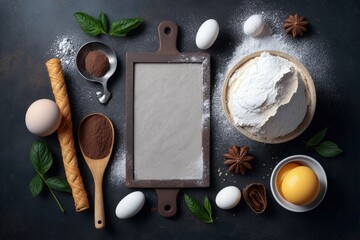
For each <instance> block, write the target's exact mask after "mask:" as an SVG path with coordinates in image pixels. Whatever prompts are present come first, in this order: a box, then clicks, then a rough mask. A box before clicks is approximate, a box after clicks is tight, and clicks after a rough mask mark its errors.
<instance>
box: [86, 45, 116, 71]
mask: <svg viewBox="0 0 360 240" xmlns="http://www.w3.org/2000/svg"><path fill="white" fill-rule="evenodd" d="M109 68H110V63H109V59H108V57H107V56H106V55H105V54H104V53H102V52H101V51H90V52H89V53H88V54H87V55H86V57H85V69H86V71H87V72H88V73H90V74H91V75H92V76H94V77H102V76H104V75H105V74H106V73H107V71H108V70H109Z"/></svg>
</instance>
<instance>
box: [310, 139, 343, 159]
mask: <svg viewBox="0 0 360 240" xmlns="http://www.w3.org/2000/svg"><path fill="white" fill-rule="evenodd" d="M314 148H315V150H316V151H317V152H318V153H319V154H320V155H321V156H323V157H336V156H337V155H339V154H340V153H342V152H343V150H342V149H341V148H340V147H339V146H338V145H337V144H336V143H334V142H331V141H323V142H321V143H320V144H319V145H317V146H315V147H314Z"/></svg>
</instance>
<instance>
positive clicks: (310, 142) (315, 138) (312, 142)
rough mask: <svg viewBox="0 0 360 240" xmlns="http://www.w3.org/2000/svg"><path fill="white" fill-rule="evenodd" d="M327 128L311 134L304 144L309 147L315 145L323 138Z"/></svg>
mask: <svg viewBox="0 0 360 240" xmlns="http://www.w3.org/2000/svg"><path fill="white" fill-rule="evenodd" d="M327 130H328V128H325V129H323V130H321V131H320V132H318V133H317V134H316V135H315V136H313V137H312V138H310V139H309V140H308V141H307V142H306V145H308V146H309V147H315V146H316V145H318V144H319V143H320V142H321V141H322V140H323V139H324V137H325V135H326V132H327Z"/></svg>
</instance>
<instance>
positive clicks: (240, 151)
mask: <svg viewBox="0 0 360 240" xmlns="http://www.w3.org/2000/svg"><path fill="white" fill-rule="evenodd" d="M248 152H249V147H248V146H242V147H240V148H239V147H238V146H236V145H234V146H232V147H230V148H229V149H228V152H227V153H225V154H224V157H225V162H224V164H225V165H227V166H229V169H228V171H229V172H235V173H241V174H242V175H244V173H245V171H246V169H252V167H251V165H250V163H249V162H250V161H251V160H253V159H254V157H253V156H250V155H248Z"/></svg>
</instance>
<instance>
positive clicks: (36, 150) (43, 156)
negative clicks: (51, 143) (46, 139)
mask: <svg viewBox="0 0 360 240" xmlns="http://www.w3.org/2000/svg"><path fill="white" fill-rule="evenodd" d="M30 160H31V163H32V165H33V166H34V168H35V170H36V171H37V172H38V173H39V174H41V175H43V174H45V173H46V172H47V171H48V170H49V169H50V167H51V166H52V164H53V159H52V155H51V152H50V150H49V148H48V147H47V146H46V145H45V144H44V143H42V142H35V143H33V144H32V146H31V149H30Z"/></svg>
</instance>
